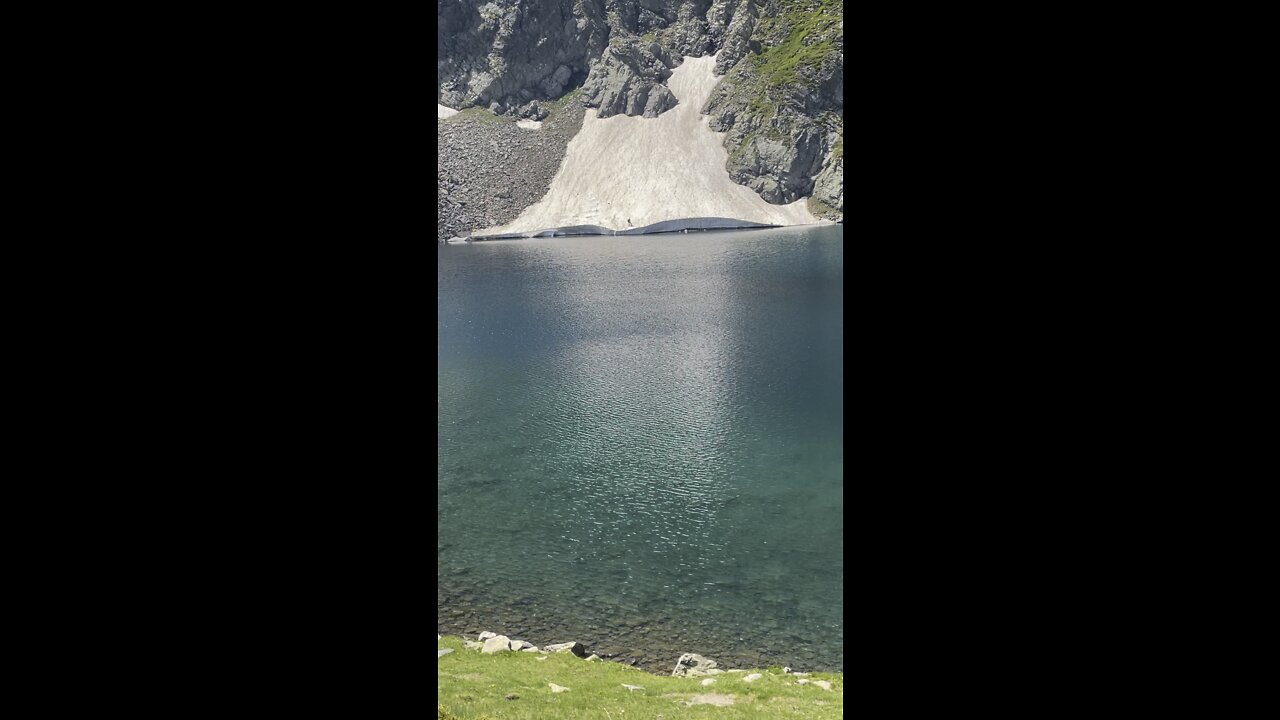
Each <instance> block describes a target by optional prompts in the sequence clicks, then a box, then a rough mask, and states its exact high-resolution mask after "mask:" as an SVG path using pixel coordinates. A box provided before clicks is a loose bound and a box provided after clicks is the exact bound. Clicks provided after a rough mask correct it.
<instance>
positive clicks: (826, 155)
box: [437, 0, 844, 220]
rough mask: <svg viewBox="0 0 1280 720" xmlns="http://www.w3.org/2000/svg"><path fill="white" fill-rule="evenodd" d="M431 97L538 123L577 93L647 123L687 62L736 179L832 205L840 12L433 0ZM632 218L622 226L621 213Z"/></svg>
mask: <svg viewBox="0 0 1280 720" xmlns="http://www.w3.org/2000/svg"><path fill="white" fill-rule="evenodd" d="M437 7H438V9H437V15H438V18H439V20H440V25H439V35H438V37H437V43H438V45H437V47H438V50H437V102H438V103H440V104H443V105H446V106H448V107H450V108H454V109H459V110H461V109H464V108H467V107H471V106H480V107H483V108H487V109H488V110H490V111H491V112H494V113H497V114H501V115H506V116H510V117H520V118H531V119H535V120H536V119H541V118H542V117H543V116H545V114H546V111H545V107H546V104H547V103H548V101H552V100H555V99H557V98H559V97H561V96H562V95H563V94H564V93H565V92H567V91H569V90H571V89H574V88H578V87H581V89H582V101H583V103H584V104H585V105H586V106H587V107H591V108H596V117H598V118H600V119H604V118H608V117H610V116H612V115H629V116H643V117H645V118H651V119H652V118H657V117H660V116H662V115H663V114H665V113H669V112H672V110H673V108H676V107H677V106H678V104H679V103H680V99H679V98H678V97H677V95H676V94H675V93H673V92H671V88H670V87H669V86H668V82H669V80H670V78H671V76H672V73H673V71H674V70H675V69H676V68H677V67H679V65H680V64H681V62H682V58H683V57H685V56H692V57H707V56H712V55H714V56H715V58H716V60H715V72H716V73H717V75H721V74H722V75H724V77H723V79H722V81H721V82H720V83H719V84H718V85H717V86H716V88H715V91H714V92H713V93H712V95H711V97H710V98H709V99H708V100H707V101H706V103H705V104H702V105H700V106H699V107H698V108H696V109H697V110H699V111H701V112H704V113H706V114H708V115H710V118H711V119H710V127H711V129H713V130H716V131H718V132H723V133H724V138H723V142H724V147H725V150H726V151H727V158H726V160H725V164H724V167H725V169H726V170H727V171H728V173H729V176H730V177H731V178H732V179H733V181H734V182H736V183H739V184H741V185H743V186H746V187H748V188H751V189H752V190H753V191H755V192H756V193H758V194H759V195H760V197H762V198H764V199H765V200H766V201H767V202H769V203H773V204H789V203H792V202H795V201H796V200H799V199H802V198H811V199H810V200H809V209H810V210H811V211H812V212H814V213H815V214H819V215H823V216H826V217H840V216H842V214H843V208H844V178H843V175H844V173H843V152H842V146H843V133H844V115H843V114H844V97H843V95H844V71H843V61H844V31H843V10H842V8H841V5H840V4H839V3H836V2H834V0H438V6H437ZM633 220H634V218H633Z"/></svg>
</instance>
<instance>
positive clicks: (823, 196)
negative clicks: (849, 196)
mask: <svg viewBox="0 0 1280 720" xmlns="http://www.w3.org/2000/svg"><path fill="white" fill-rule="evenodd" d="M813 196H814V197H816V198H818V199H819V200H821V201H822V202H824V203H826V204H827V205H830V206H831V207H833V208H835V209H836V210H839V211H840V212H841V213H843V212H844V158H843V157H841V158H839V159H837V160H834V161H832V162H830V163H828V164H827V166H826V167H824V168H823V169H822V172H820V173H818V178H817V179H816V180H814V182H813Z"/></svg>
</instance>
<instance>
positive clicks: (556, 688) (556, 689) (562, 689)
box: [547, 683, 569, 693]
mask: <svg viewBox="0 0 1280 720" xmlns="http://www.w3.org/2000/svg"><path fill="white" fill-rule="evenodd" d="M547 684H548V685H550V686H551V692H553V693H562V692H569V688H567V687H561V686H559V685H557V684H555V683H547Z"/></svg>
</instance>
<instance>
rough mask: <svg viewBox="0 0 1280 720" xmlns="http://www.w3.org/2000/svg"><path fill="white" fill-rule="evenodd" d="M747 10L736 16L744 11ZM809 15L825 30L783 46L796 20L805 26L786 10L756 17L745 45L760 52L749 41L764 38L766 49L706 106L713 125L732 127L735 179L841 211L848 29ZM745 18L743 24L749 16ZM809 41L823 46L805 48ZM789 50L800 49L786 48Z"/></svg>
mask: <svg viewBox="0 0 1280 720" xmlns="http://www.w3.org/2000/svg"><path fill="white" fill-rule="evenodd" d="M746 12H749V11H741V10H740V11H739V15H736V16H735V17H740V18H745V17H746ZM815 17H817V18H819V19H818V20H814V18H815ZM809 18H810V19H809V21H808V22H818V25H817V27H820V28H821V30H820V31H818V32H816V33H814V34H812V35H805V36H803V38H802V40H801V44H800V47H799V48H795V47H794V46H787V47H788V48H790V50H786V51H784V50H783V49H780V48H779V45H780V44H782V43H784V42H785V41H786V40H787V38H789V37H792V36H791V35H790V33H792V32H793V29H792V28H793V27H801V26H798V25H793V24H792V23H793V21H794V19H793V18H790V17H788V16H786V15H774V16H772V17H770V19H769V20H770V21H769V23H767V24H766V23H765V21H764V20H763V19H759V20H756V21H755V25H754V27H755V30H754V31H753V33H752V35H751V36H750V37H749V38H748V39H747V40H746V41H745V42H746V45H747V47H746V52H748V53H750V52H755V49H754V48H753V47H752V44H753V43H759V44H760V48H761V50H762V54H761V55H759V56H758V57H756V58H754V59H752V60H751V61H740V62H738V63H737V64H736V65H734V66H733V67H732V69H731V70H729V72H728V73H727V74H726V75H725V77H724V79H723V80H721V82H720V84H719V85H717V87H716V89H715V90H714V91H713V92H712V94H711V97H710V98H709V99H708V100H707V104H706V106H705V107H704V108H703V112H705V113H707V114H708V115H710V116H711V118H710V120H709V121H708V125H709V127H710V128H711V129H712V130H715V131H717V132H725V133H727V134H726V137H725V147H726V148H727V149H728V150H729V161H728V162H727V163H726V169H727V170H728V171H729V176H730V177H731V178H733V180H734V182H737V183H739V184H741V185H746V186H747V187H750V188H751V189H753V190H755V191H756V192H757V193H759V194H760V196H761V197H763V198H764V199H765V200H767V201H769V202H771V203H775V204H780V203H789V202H793V201H795V200H797V199H799V198H802V197H807V196H811V195H812V196H816V197H818V199H819V200H821V201H822V202H823V203H825V204H826V205H828V206H830V207H831V208H834V209H836V210H837V211H840V212H843V208H844V200H843V196H844V165H843V157H842V155H840V154H838V153H834V152H833V149H834V148H835V145H836V142H837V139H838V137H840V133H841V132H842V128H843V126H844V69H843V62H844V36H843V30H841V29H840V27H839V24H838V23H837V22H836V21H835V19H834V18H833V17H832V16H830V15H818V16H809ZM742 23H743V26H742V27H743V28H745V25H746V23H747V20H745V19H743V20H742ZM731 27H732V25H731ZM739 32H740V33H741V31H739ZM795 32H800V31H798V30H796V31H795ZM734 37H736V38H738V39H736V40H733V39H730V38H726V47H727V46H728V44H730V43H738V42H740V41H741V39H742V38H743V37H744V36H743V35H741V34H739V35H737V36H734ZM807 47H819V48H822V52H813V51H805V50H803V48H807ZM739 49H741V48H739ZM792 51H794V52H796V53H798V54H797V55H794V56H790V55H787V54H786V53H787V52H792ZM721 57H722V59H723V57H724V55H723V54H722V56H721ZM762 100H763V102H762ZM819 177H821V178H822V187H821V188H820V189H819V188H817V187H816V185H817V180H818V178H819ZM819 194H820V196H819Z"/></svg>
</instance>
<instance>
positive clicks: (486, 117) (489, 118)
mask: <svg viewBox="0 0 1280 720" xmlns="http://www.w3.org/2000/svg"><path fill="white" fill-rule="evenodd" d="M464 120H477V121H479V122H488V123H501V122H510V118H505V117H502V116H500V115H494V114H493V113H491V112H489V111H488V110H487V109H486V108H482V107H474V106H473V107H469V108H466V109H464V110H459V111H458V114H456V115H451V116H449V117H447V118H445V122H462V121H464Z"/></svg>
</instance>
